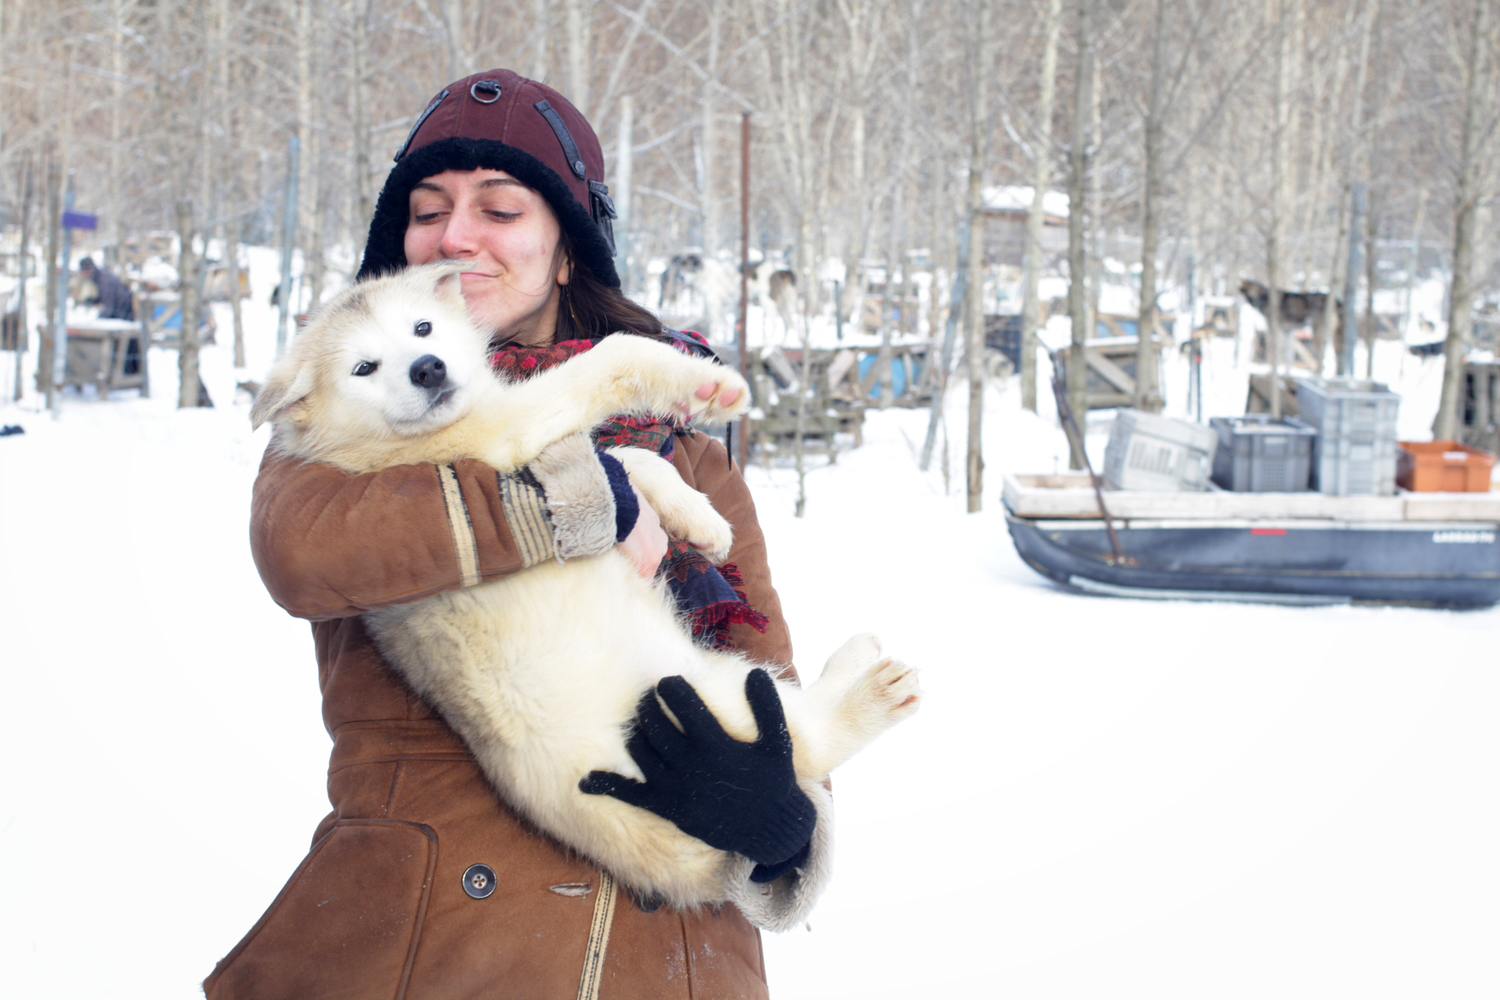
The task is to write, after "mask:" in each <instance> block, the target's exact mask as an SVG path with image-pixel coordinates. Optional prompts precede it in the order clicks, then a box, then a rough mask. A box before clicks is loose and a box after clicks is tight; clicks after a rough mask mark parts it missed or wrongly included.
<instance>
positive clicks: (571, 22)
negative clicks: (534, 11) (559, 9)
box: [563, 0, 589, 117]
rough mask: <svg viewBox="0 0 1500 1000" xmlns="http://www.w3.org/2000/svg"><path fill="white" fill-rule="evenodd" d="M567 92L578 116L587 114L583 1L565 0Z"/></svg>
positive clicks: (586, 29) (586, 35)
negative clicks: (566, 21)
mask: <svg viewBox="0 0 1500 1000" xmlns="http://www.w3.org/2000/svg"><path fill="white" fill-rule="evenodd" d="M567 19H568V92H567V93H566V94H564V95H563V96H564V97H566V98H567V99H568V100H569V101H572V102H573V106H574V107H576V108H577V109H578V111H579V113H580V114H582V115H584V116H585V117H587V116H588V114H589V22H588V12H587V11H585V10H584V0H567Z"/></svg>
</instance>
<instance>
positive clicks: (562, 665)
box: [387, 552, 702, 784]
mask: <svg viewBox="0 0 1500 1000" xmlns="http://www.w3.org/2000/svg"><path fill="white" fill-rule="evenodd" d="M409 607H412V610H411V612H410V613H409V614H408V615H407V616H406V618H405V621H404V622H402V623H401V625H400V626H398V628H397V629H394V630H392V632H393V633H400V639H399V642H398V645H399V647H400V648H389V649H388V650H387V651H388V652H389V653H391V654H393V659H394V660H396V661H397V662H398V664H400V665H402V666H403V667H405V668H408V669H409V668H410V667H412V666H416V667H417V669H418V673H419V674H420V675H422V676H421V677H412V676H410V675H409V679H411V680H412V681H413V683H414V685H416V686H417V687H418V689H419V690H421V691H422V693H423V694H425V695H427V696H428V697H431V698H432V699H433V700H434V701H435V702H436V703H437V705H438V707H439V709H440V710H442V711H443V712H444V714H445V715H448V716H449V718H450V721H452V722H453V723H454V724H455V725H456V726H458V727H459V728H460V729H464V728H468V729H470V730H471V731H469V732H464V733H463V735H464V736H465V737H466V738H467V739H469V740H470V741H471V743H483V744H485V745H487V746H490V747H492V748H493V749H494V750H495V751H496V752H499V753H503V754H504V755H505V756H506V757H507V758H508V760H509V763H510V766H511V768H512V769H513V770H515V771H516V772H517V773H518V777H520V778H522V779H526V777H527V775H530V776H531V779H534V780H536V781H538V782H543V783H545V782H547V781H555V780H557V779H556V778H555V777H554V776H555V775H556V774H558V773H565V774H571V775H572V777H571V782H569V784H571V783H576V781H577V780H578V778H580V777H582V776H583V775H584V774H586V773H587V772H588V771H589V770H594V769H607V770H614V771H618V772H620V773H622V774H630V775H635V774H637V771H636V768H635V765H634V762H633V761H631V759H630V757H629V755H628V754H626V752H625V750H624V734H625V732H626V730H627V728H628V727H629V725H630V722H631V720H632V719H634V717H635V714H636V708H637V705H638V702H639V700H640V698H641V696H642V694H643V693H644V692H645V691H647V690H649V689H650V688H651V686H652V685H654V684H655V682H656V681H657V680H658V679H659V678H661V677H664V676H668V675H670V674H686V675H689V676H692V675H693V674H695V673H697V672H698V671H701V669H702V666H701V664H702V651H701V650H698V649H696V648H695V647H694V646H693V645H692V642H691V640H690V639H689V638H688V637H687V635H686V634H685V633H684V632H683V630H682V627H681V625H679V624H678V622H677V621H676V620H675V618H674V611H673V608H672V604H671V599H670V597H669V596H668V595H667V594H666V593H665V592H664V588H662V587H661V586H660V585H658V584H653V583H651V582H650V581H646V580H642V579H641V578H640V577H639V576H637V575H636V574H635V572H634V570H633V568H632V567H631V564H630V563H629V561H628V560H627V559H625V558H624V557H623V556H620V555H618V554H617V553H613V552H610V553H605V554H604V555H602V556H596V557H593V558H588V559H574V560H570V561H569V562H568V563H567V564H566V565H565V566H559V565H557V564H555V563H545V564H542V565H538V566H534V567H531V568H529V569H527V570H525V571H523V572H520V573H516V574H513V575H511V576H508V577H504V578H501V579H498V580H494V581H491V582H489V583H485V584H481V585H479V586H477V587H471V588H467V589H465V590H460V591H450V592H447V593H445V594H440V595H437V596H436V597H433V598H429V599H428V600H427V601H423V602H421V603H420V604H418V605H416V606H409ZM414 661H416V662H414ZM455 715H456V716H459V717H455Z"/></svg>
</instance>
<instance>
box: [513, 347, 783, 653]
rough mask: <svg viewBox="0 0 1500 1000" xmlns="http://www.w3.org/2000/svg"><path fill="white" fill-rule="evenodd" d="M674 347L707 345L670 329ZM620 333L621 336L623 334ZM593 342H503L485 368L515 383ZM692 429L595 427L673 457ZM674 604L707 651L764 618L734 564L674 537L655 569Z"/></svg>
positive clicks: (645, 420) (605, 438) (641, 422)
mask: <svg viewBox="0 0 1500 1000" xmlns="http://www.w3.org/2000/svg"><path fill="white" fill-rule="evenodd" d="M671 335H672V338H673V346H674V347H676V348H677V349H678V350H680V351H682V352H683V353H685V354H699V355H701V354H703V353H704V352H705V351H706V350H707V349H708V344H707V343H706V342H705V341H704V340H703V339H702V338H701V337H699V336H698V335H697V334H696V333H691V332H685V333H677V332H672V333H671ZM622 336H623V335H622ZM595 343H597V341H593V340H564V341H559V342H558V343H555V344H550V345H548V346H546V347H523V346H521V345H519V344H505V345H502V346H501V347H499V348H497V349H496V350H495V351H493V352H492V353H491V354H490V366H491V367H492V368H494V369H495V371H496V372H497V373H498V374H499V375H501V376H502V377H504V378H507V379H509V380H511V381H520V380H523V379H527V378H530V377H531V376H533V375H535V374H536V373H537V372H541V371H545V370H547V369H548V368H551V367H553V366H555V365H560V364H562V363H563V362H564V361H567V360H568V359H569V358H571V357H573V356H575V355H578V354H582V353H583V352H584V351H587V350H588V349H589V348H591V347H593V346H594V344H595ZM694 433H696V431H694V430H692V429H691V428H685V427H678V426H677V425H676V424H675V423H674V422H673V421H671V420H667V419H663V418H660V417H656V416H644V417H630V416H623V415H621V416H615V417H611V418H610V419H608V420H606V421H605V422H604V423H602V424H600V425H599V426H598V427H597V428H595V429H594V432H593V438H594V443H595V445H597V446H598V447H600V448H618V447H632V448H645V449H647V450H649V451H653V452H655V453H656V454H658V455H660V456H661V457H662V458H664V459H666V460H667V461H669V462H670V461H671V460H672V456H673V454H675V452H676V450H677V442H676V439H677V435H679V434H682V435H686V434H694ZM657 575H658V576H663V577H665V578H666V581H667V587H668V588H669V589H670V590H671V592H672V597H673V599H674V600H675V601H676V602H677V610H678V613H679V614H681V615H683V616H684V617H686V618H687V619H688V621H689V623H690V624H691V626H692V630H693V639H694V641H696V642H698V643H699V644H700V645H704V646H707V647H709V648H711V649H733V648H734V643H733V642H732V641H731V640H730V637H729V626H731V625H736V624H743V625H749V626H751V627H752V628H754V629H755V630H756V631H757V632H764V631H765V630H766V625H767V623H768V621H769V619H767V618H766V616H765V615H763V614H761V613H760V612H759V611H756V610H755V609H754V608H752V607H751V606H750V604H749V602H748V601H747V600H746V598H745V581H744V579H743V577H741V576H740V571H739V567H737V566H735V565H734V563H725V564H724V565H723V566H719V567H715V566H714V565H713V564H712V563H710V562H709V561H708V560H707V559H705V558H704V557H703V556H702V555H701V554H700V553H699V552H698V550H697V549H694V548H693V547H692V546H691V545H689V544H688V543H687V542H684V541H682V540H681V539H678V538H673V539H670V540H669V541H668V543H667V555H666V558H664V559H663V560H662V564H661V566H660V567H659V568H658V569H657Z"/></svg>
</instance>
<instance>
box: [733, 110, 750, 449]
mask: <svg viewBox="0 0 1500 1000" xmlns="http://www.w3.org/2000/svg"><path fill="white" fill-rule="evenodd" d="M749 320H750V112H748V111H746V112H745V113H744V114H743V115H741V116H740V316H739V322H738V323H737V324H735V325H736V326H737V327H738V329H736V330H735V337H736V339H737V341H738V343H737V345H736V346H737V347H738V348H739V356H740V378H743V379H745V380H746V382H748V381H749V379H750V375H749V372H750V366H749V364H748V361H747V358H746V352H747V351H748V350H749V345H748V340H749V338H748V337H747V336H746V327H747V326H748V324H749ZM749 461H750V417H749V416H748V415H747V416H744V417H741V418H740V440H739V462H740V468H741V469H744V468H745V466H746V464H747V463H748V462H749Z"/></svg>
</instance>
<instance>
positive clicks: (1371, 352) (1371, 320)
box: [1364, 198, 1380, 378]
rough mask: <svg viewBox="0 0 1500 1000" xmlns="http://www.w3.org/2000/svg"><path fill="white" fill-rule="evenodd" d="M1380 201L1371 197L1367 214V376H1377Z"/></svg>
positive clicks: (1365, 325) (1365, 324)
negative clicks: (1376, 245)
mask: <svg viewBox="0 0 1500 1000" xmlns="http://www.w3.org/2000/svg"><path fill="white" fill-rule="evenodd" d="M1379 204H1380V201H1379V199H1378V198H1371V199H1370V211H1369V214H1368V215H1366V216H1365V315H1364V333H1365V378H1374V377H1375V279H1376V269H1375V264H1376V261H1375V238H1376V236H1377V235H1378V233H1379V230H1380V213H1379Z"/></svg>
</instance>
